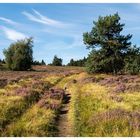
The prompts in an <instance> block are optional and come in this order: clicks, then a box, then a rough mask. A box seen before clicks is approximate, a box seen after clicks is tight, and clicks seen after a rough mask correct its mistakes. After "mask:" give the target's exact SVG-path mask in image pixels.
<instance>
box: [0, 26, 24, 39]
mask: <svg viewBox="0 0 140 140" xmlns="http://www.w3.org/2000/svg"><path fill="white" fill-rule="evenodd" d="M1 28H2V30H3V32H4V34H5V35H6V37H7V38H8V39H9V40H12V41H16V40H18V39H24V38H26V37H27V36H26V35H25V34H23V33H21V32H18V31H16V30H13V29H10V28H7V27H4V26H2V27H1Z"/></svg>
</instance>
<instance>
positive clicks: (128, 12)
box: [0, 3, 140, 64]
mask: <svg viewBox="0 0 140 140" xmlns="http://www.w3.org/2000/svg"><path fill="white" fill-rule="evenodd" d="M116 12H118V14H119V15H120V17H121V23H125V27H124V30H123V32H122V34H124V35H125V34H129V33H130V34H132V35H133V37H132V40H131V41H132V43H133V44H136V45H138V46H140V4H126V3H125V4H119V3H116V4H107V3H105V4H103V3H102V4H96V3H92V4H90V3H88V4H84V3H83V4H80V3H79V4H72V3H71V4H61V3H56V4H51V3H48V4H47V3H44V4H37V3H33V4H14V3H11V4H10V3H9V4H2V3H1V4H0V58H1V59H4V55H3V50H4V48H5V49H6V48H8V47H9V45H10V44H11V43H13V42H15V41H16V40H19V39H24V38H26V37H33V40H34V47H33V57H34V60H38V61H41V60H42V59H43V60H44V61H45V62H46V63H47V64H48V63H51V62H52V60H53V57H54V55H57V56H58V57H61V58H62V59H63V63H64V64H67V63H68V62H69V61H70V59H71V58H73V59H75V60H78V59H81V58H83V57H87V56H88V54H89V50H87V49H86V46H85V45H84V43H83V33H84V32H89V31H91V29H92V27H93V21H97V19H98V17H99V16H106V15H110V14H114V13H116Z"/></svg>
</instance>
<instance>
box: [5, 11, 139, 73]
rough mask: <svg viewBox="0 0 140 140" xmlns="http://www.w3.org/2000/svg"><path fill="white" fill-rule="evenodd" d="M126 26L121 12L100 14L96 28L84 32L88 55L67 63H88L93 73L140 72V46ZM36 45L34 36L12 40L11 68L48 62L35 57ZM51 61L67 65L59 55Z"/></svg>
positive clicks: (8, 61)
mask: <svg viewBox="0 0 140 140" xmlns="http://www.w3.org/2000/svg"><path fill="white" fill-rule="evenodd" d="M124 26H125V24H122V23H121V22H120V16H119V15H118V13H116V14H114V15H107V16H105V17H102V16H100V17H99V18H98V20H97V21H94V22H93V27H92V30H91V31H90V32H86V33H84V34H83V41H84V44H85V45H86V47H87V49H89V50H90V53H89V55H88V57H87V58H83V59H80V60H74V59H71V60H70V62H69V63H68V64H67V66H82V67H83V66H86V69H87V72H89V73H112V74H124V73H128V74H138V73H140V47H139V46H136V45H133V44H132V42H131V38H132V35H131V34H128V35H123V34H122V31H123V28H124ZM32 48H33V39H32V38H26V39H23V40H18V41H17V42H15V43H12V44H11V45H10V47H9V48H8V49H5V50H4V55H5V60H4V62H5V63H6V66H7V68H8V69H10V70H28V69H31V66H32V65H45V62H44V60H42V61H41V62H39V61H33V50H32ZM49 65H52V66H63V59H62V58H59V57H57V56H56V55H55V56H54V58H53V61H52V63H51V64H49Z"/></svg>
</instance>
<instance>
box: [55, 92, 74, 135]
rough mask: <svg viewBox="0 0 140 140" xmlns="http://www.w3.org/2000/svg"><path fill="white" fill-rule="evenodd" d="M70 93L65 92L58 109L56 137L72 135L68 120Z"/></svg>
mask: <svg viewBox="0 0 140 140" xmlns="http://www.w3.org/2000/svg"><path fill="white" fill-rule="evenodd" d="M70 99H71V94H69V93H67V92H66V94H65V97H64V103H63V107H62V108H61V110H60V116H59V120H58V137H72V136H73V134H72V127H71V123H69V120H68V112H69V104H70Z"/></svg>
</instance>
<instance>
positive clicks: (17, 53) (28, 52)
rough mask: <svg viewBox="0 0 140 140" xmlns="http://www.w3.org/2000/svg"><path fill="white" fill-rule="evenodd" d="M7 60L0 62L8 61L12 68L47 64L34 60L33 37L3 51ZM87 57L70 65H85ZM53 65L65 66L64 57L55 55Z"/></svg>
mask: <svg viewBox="0 0 140 140" xmlns="http://www.w3.org/2000/svg"><path fill="white" fill-rule="evenodd" d="M3 53H4V55H5V60H0V64H2V63H3V64H4V63H6V67H7V68H8V69H10V70H16V71H19V70H21V71H22V70H30V69H31V66H32V65H46V63H45V61H44V60H42V61H41V62H39V61H37V60H35V61H34V60H33V38H26V39H22V40H18V41H16V42H14V43H12V44H11V45H10V46H9V48H8V49H4V51H3ZM85 60H86V59H85V58H84V59H83V60H82V59H81V60H77V61H74V60H73V59H72V61H70V62H69V63H68V66H84V64H85ZM48 65H51V66H63V59H62V58H59V57H57V55H55V56H54V58H53V60H52V63H51V64H48Z"/></svg>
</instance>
